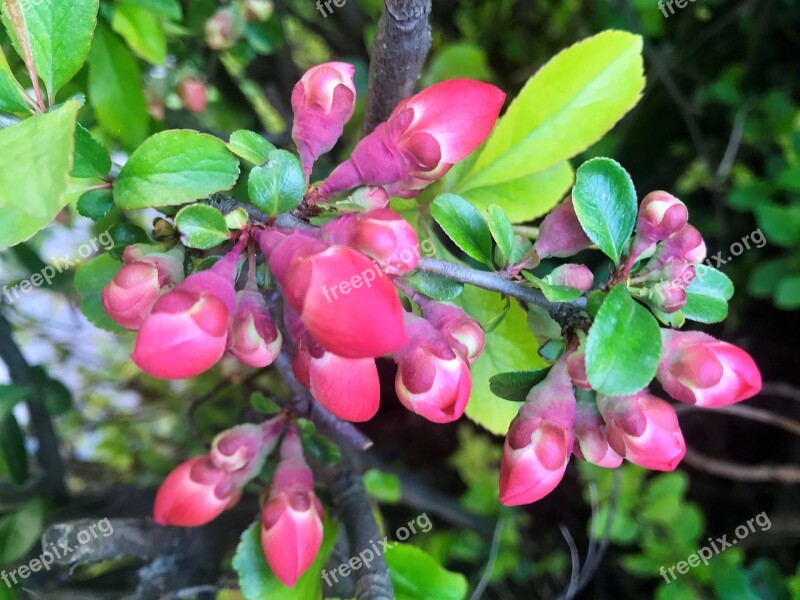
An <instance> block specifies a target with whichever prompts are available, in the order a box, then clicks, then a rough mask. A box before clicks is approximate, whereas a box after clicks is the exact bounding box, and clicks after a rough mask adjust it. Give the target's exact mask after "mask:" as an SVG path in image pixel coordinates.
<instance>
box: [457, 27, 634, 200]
mask: <svg viewBox="0 0 800 600" xmlns="http://www.w3.org/2000/svg"><path fill="white" fill-rule="evenodd" d="M641 51H642V38H641V37H640V36H637V35H633V34H630V33H627V32H624V31H604V32H602V33H599V34H598V35H595V36H593V37H591V38H589V39H586V40H583V41H582V42H579V43H578V44H575V45H573V46H571V47H570V48H567V49H566V50H564V51H562V52H561V53H559V54H558V55H557V56H555V57H554V58H553V59H552V60H550V61H549V62H548V63H547V64H546V65H545V66H543V67H542V68H541V69H539V71H538V72H537V73H536V74H535V75H534V76H533V77H532V78H531V79H530V80H529V81H528V83H527V84H526V85H525V87H524V88H523V89H522V91H521V92H520V93H519V95H518V96H517V97H516V98H515V99H514V101H513V102H512V103H511V105H510V106H509V108H508V110H507V111H506V113H505V115H504V116H503V117H502V118H501V119H500V121H499V122H498V124H497V126H496V127H495V129H494V131H493V132H492V134H491V136H490V137H489V139H488V141H487V142H486V146H485V147H484V149H483V151H482V152H481V154H480V155H479V156H478V158H477V160H476V161H475V164H474V165H473V166H472V169H471V170H470V172H469V173H468V175H467V177H466V178H465V180H464V182H463V187H462V188H461V191H462V192H463V191H465V190H468V189H473V188H477V187H482V186H486V185H492V184H497V183H501V182H505V181H509V180H512V179H517V178H519V177H522V176H524V175H527V174H530V173H536V172H538V171H541V170H543V169H546V168H548V167H550V166H552V165H555V164H556V163H559V162H561V161H563V160H565V159H567V158H569V157H571V156H574V155H575V154H577V153H578V152H581V151H582V150H585V149H586V148H588V147H589V146H590V145H591V144H593V143H594V142H596V141H597V140H599V139H600V138H601V137H602V136H603V135H604V134H605V133H606V132H607V131H609V130H610V129H611V128H612V127H613V126H614V124H615V123H616V122H617V121H619V120H620V119H621V118H622V116H623V115H625V113H627V112H628V111H629V110H630V109H631V108H633V106H634V105H635V104H636V102H637V101H638V100H639V97H640V96H641V92H642V89H643V88H644V76H643V64H642V56H641Z"/></svg>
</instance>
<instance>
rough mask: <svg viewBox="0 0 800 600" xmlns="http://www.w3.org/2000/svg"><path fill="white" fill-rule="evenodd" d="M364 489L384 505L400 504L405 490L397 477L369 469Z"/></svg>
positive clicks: (365, 474) (365, 477)
mask: <svg viewBox="0 0 800 600" xmlns="http://www.w3.org/2000/svg"><path fill="white" fill-rule="evenodd" d="M364 487H365V488H366V489H367V492H368V493H369V495H370V496H372V497H373V498H375V499H376V500H378V501H379V502H383V503H384V504H398V503H399V502H400V500H401V499H402V498H403V488H402V485H401V484H400V479H398V477H397V475H393V474H392V473H385V472H384V471H379V470H378V469H369V470H368V471H367V472H366V473H364Z"/></svg>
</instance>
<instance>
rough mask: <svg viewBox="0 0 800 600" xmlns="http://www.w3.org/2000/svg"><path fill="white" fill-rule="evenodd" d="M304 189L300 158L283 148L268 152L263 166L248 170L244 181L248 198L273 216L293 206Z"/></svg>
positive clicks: (297, 203)
mask: <svg viewBox="0 0 800 600" xmlns="http://www.w3.org/2000/svg"><path fill="white" fill-rule="evenodd" d="M305 189H306V177H305V175H304V174H303V167H302V166H301V165H300V160H299V159H298V158H297V157H296V156H295V155H294V154H292V153H291V152H287V151H286V150H275V151H274V152H271V153H270V154H269V157H268V158H267V161H266V163H264V165H263V166H258V167H254V168H253V170H252V171H250V177H249V178H248V180H247V191H248V194H249V196H250V201H251V202H252V203H253V204H254V205H255V206H257V207H258V208H260V209H261V210H263V211H264V212H265V213H267V214H268V215H270V216H273V217H274V216H277V215H280V214H282V213H286V212H289V211H290V210H292V209H294V208H296V207H297V206H298V205H299V204H300V202H301V201H302V200H303V194H304V193H305Z"/></svg>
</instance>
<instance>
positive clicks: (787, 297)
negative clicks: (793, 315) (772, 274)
mask: <svg viewBox="0 0 800 600" xmlns="http://www.w3.org/2000/svg"><path fill="white" fill-rule="evenodd" d="M775 305H776V306H777V307H778V308H782V309H783V310H795V309H797V308H800V275H791V276H789V277H785V278H783V279H781V281H780V283H778V287H777V288H776V289H775Z"/></svg>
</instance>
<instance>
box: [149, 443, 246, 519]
mask: <svg viewBox="0 0 800 600" xmlns="http://www.w3.org/2000/svg"><path fill="white" fill-rule="evenodd" d="M232 479H233V478H232V476H231V474H230V473H228V472H226V471H224V470H222V469H220V468H219V467H217V466H216V465H214V463H213V462H212V461H211V459H210V458H209V457H208V456H205V455H204V456H198V457H196V458H193V459H191V460H188V461H186V462H185V463H183V464H182V465H180V466H179V467H177V468H176V469H175V470H174V471H172V473H170V474H169V475H168V476H167V478H166V479H165V480H164V483H162V484H161V487H160V488H159V489H158V494H157V495H156V502H155V505H154V507H153V519H154V520H155V522H156V523H158V524H159V525H163V526H168V525H172V526H176V527H199V526H201V525H205V524H207V523H210V522H211V521H213V520H214V519H216V518H217V517H218V516H219V515H221V514H222V512H223V511H224V510H226V509H228V508H230V507H232V506H234V505H235V504H236V503H237V502H238V501H239V498H240V497H241V490H240V488H239V487H237V486H235V485H233V483H232Z"/></svg>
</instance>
